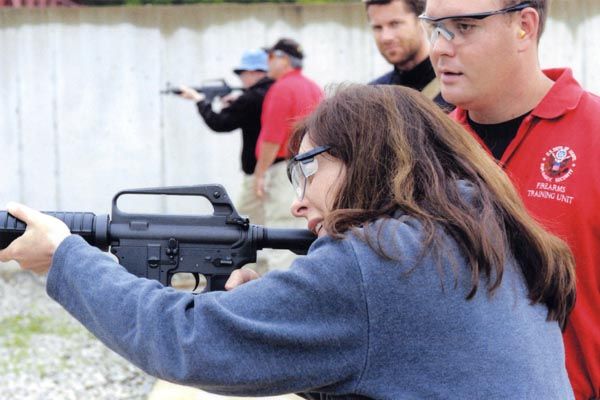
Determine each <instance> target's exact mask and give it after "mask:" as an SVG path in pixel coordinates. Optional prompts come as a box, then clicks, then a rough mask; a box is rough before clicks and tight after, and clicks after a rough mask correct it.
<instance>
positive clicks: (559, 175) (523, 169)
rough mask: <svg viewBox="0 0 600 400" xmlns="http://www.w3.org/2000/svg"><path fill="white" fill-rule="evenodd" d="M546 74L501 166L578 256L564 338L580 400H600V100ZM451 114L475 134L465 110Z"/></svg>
mask: <svg viewBox="0 0 600 400" xmlns="http://www.w3.org/2000/svg"><path fill="white" fill-rule="evenodd" d="M544 72H545V74H546V75H547V76H548V77H549V78H550V79H552V80H553V81H555V83H554V85H553V87H552V89H551V90H550V92H549V93H548V94H547V95H546V96H545V97H544V99H543V100H542V101H541V102H540V104H538V105H537V107H536V108H535V109H534V110H533V111H532V112H531V114H530V115H529V116H527V117H526V118H525V119H524V120H523V122H522V124H521V126H520V127H519V130H518V132H517V135H516V136H515V138H514V139H513V141H512V142H511V143H510V144H509V146H508V147H507V149H506V151H505V152H504V154H503V156H502V159H501V160H500V163H501V165H503V166H504V168H505V171H506V172H507V173H508V175H509V176H510V177H511V179H512V180H513V182H514V183H515V185H516V187H517V188H518V190H519V192H520V194H521V197H522V198H523V201H524V202H525V206H526V207H527V209H528V210H529V211H530V212H531V214H532V215H533V216H535V217H536V218H537V219H538V220H539V221H540V222H541V223H542V224H543V225H544V226H545V227H546V228H547V229H548V230H550V231H551V232H553V233H554V234H556V235H558V236H559V237H561V238H563V239H564V240H566V242H567V243H568V244H569V246H570V247H571V249H572V251H573V253H574V255H575V261H576V274H577V301H576V305H575V309H574V310H573V313H572V314H571V316H570V318H569V323H568V325H567V328H566V331H565V332H564V335H563V338H564V342H565V350H566V364H567V371H568V373H569V378H570V380H571V384H572V386H573V390H574V392H575V396H576V398H577V399H586V400H587V399H590V398H600V98H599V97H597V96H595V95H593V94H590V93H588V92H585V91H584V90H583V89H582V88H581V86H580V85H579V84H578V83H577V81H576V80H575V79H574V78H573V75H572V73H571V70H569V69H554V70H547V71H544ZM451 115H452V116H453V117H454V118H455V119H456V120H457V121H459V122H460V123H462V124H463V125H464V126H465V127H466V128H467V129H468V130H469V131H470V132H471V133H473V135H475V136H476V134H475V133H474V132H473V131H472V130H471V129H470V127H469V124H468V122H467V112H466V111H465V110H462V109H458V108H457V109H456V110H455V111H454V112H453V113H452V114H451Z"/></svg>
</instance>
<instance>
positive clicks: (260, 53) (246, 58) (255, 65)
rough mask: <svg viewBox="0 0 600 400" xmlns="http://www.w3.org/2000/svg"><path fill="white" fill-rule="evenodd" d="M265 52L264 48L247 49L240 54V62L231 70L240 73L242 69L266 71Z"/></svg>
mask: <svg viewBox="0 0 600 400" xmlns="http://www.w3.org/2000/svg"><path fill="white" fill-rule="evenodd" d="M268 69H269V67H268V66H267V52H266V51H264V50H260V49H258V50H247V51H245V52H244V54H242V59H241V60H240V64H239V65H238V66H237V67H235V68H234V69H233V72H235V73H236V74H238V75H239V74H240V73H242V72H243V71H267V70H268Z"/></svg>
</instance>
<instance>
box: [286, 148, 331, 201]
mask: <svg viewBox="0 0 600 400" xmlns="http://www.w3.org/2000/svg"><path fill="white" fill-rule="evenodd" d="M329 149H331V146H318V147H315V148H314V149H312V150H309V151H307V152H305V153H302V154H298V155H297V156H295V157H294V158H292V159H291V160H290V161H288V165H287V175H288V179H289V180H290V182H291V183H292V186H293V187H294V191H295V192H296V197H298V200H302V199H304V193H305V192H306V181H307V180H308V178H309V177H310V176H312V175H314V174H315V173H316V172H317V169H318V168H319V163H318V162H317V159H316V158H315V157H316V156H318V155H319V154H321V153H325V152H326V151H329Z"/></svg>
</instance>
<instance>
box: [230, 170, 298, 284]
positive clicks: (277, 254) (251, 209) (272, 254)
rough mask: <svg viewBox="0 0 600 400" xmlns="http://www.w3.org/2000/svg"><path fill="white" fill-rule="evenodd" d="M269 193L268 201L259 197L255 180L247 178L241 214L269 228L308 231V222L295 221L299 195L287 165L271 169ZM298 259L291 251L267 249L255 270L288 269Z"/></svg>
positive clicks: (245, 177)
mask: <svg viewBox="0 0 600 400" xmlns="http://www.w3.org/2000/svg"><path fill="white" fill-rule="evenodd" d="M265 192H266V197H265V199H263V200H261V199H259V198H258V197H256V194H255V192H254V177H253V176H249V175H245V176H244V179H243V181H242V188H241V192H240V196H239V198H238V202H237V203H238V205H237V209H238V213H239V214H240V215H246V216H248V218H250V222H251V223H253V224H256V225H264V226H265V227H267V228H306V221H305V220H304V219H299V218H295V217H293V216H292V213H291V211H290V210H291V205H292V201H293V200H294V196H295V194H294V189H293V188H292V185H291V184H290V181H289V180H288V177H287V171H286V163H285V162H278V163H276V164H273V165H271V167H269V169H268V170H267V172H266V174H265ZM296 257H297V256H296V254H294V253H292V252H291V251H289V250H273V249H265V250H262V251H259V253H258V256H257V263H256V266H251V268H253V269H255V270H256V271H257V272H258V273H260V274H261V275H262V274H265V273H266V272H268V271H271V270H274V269H286V268H288V267H289V266H290V264H291V263H292V261H293V260H294V259H295V258H296Z"/></svg>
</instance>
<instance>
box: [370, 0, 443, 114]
mask: <svg viewBox="0 0 600 400" xmlns="http://www.w3.org/2000/svg"><path fill="white" fill-rule="evenodd" d="M364 3H365V6H366V9H367V18H368V20H369V24H370V25H371V29H372V30H373V35H374V37H375V43H376V44H377V48H378V49H379V52H380V53H381V55H382V56H383V58H385V59H386V61H387V62H388V63H390V64H392V65H393V66H394V69H393V70H392V71H390V72H388V73H387V74H385V75H382V76H380V77H379V78H377V79H375V80H373V81H372V82H370V84H371V85H402V86H407V87H410V88H412V89H415V90H418V91H420V92H421V93H423V94H424V95H425V96H426V97H428V98H430V99H432V100H434V101H435V102H436V103H437V104H439V105H440V107H442V108H444V109H448V110H450V109H451V108H452V107H451V105H450V104H448V103H446V102H445V101H444V99H443V98H442V96H441V94H440V87H439V82H438V80H437V79H436V77H435V72H434V70H433V66H432V65H431V61H429V40H428V38H427V36H426V35H425V31H424V30H423V27H422V26H421V23H420V21H419V19H418V18H417V17H418V15H420V14H421V13H422V12H423V10H424V8H425V0H364Z"/></svg>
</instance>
